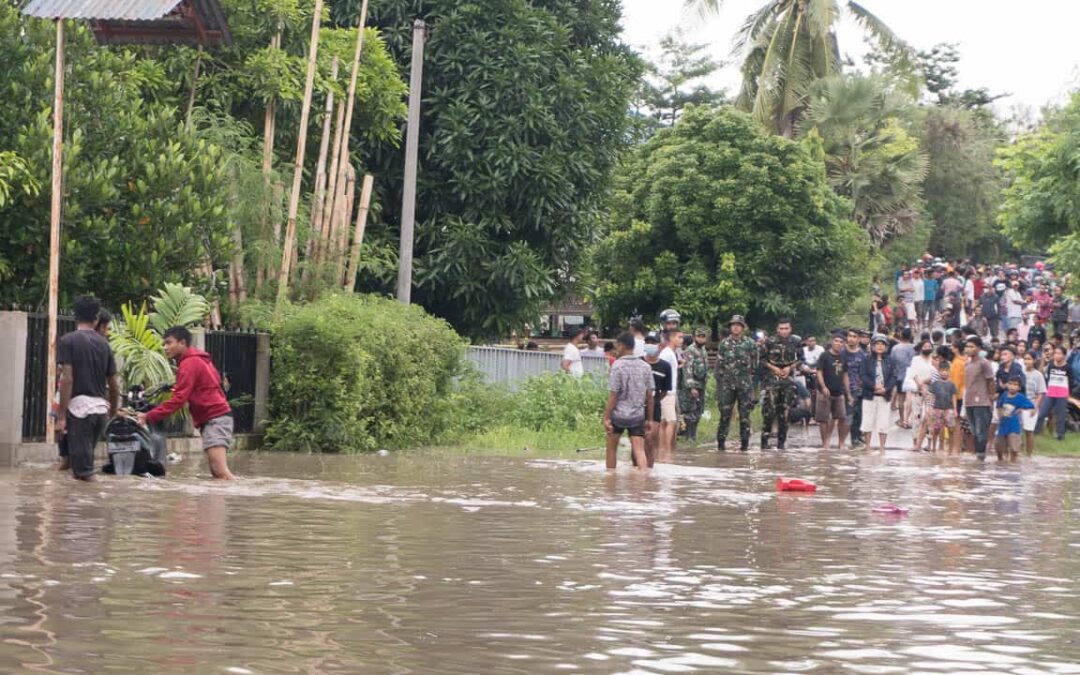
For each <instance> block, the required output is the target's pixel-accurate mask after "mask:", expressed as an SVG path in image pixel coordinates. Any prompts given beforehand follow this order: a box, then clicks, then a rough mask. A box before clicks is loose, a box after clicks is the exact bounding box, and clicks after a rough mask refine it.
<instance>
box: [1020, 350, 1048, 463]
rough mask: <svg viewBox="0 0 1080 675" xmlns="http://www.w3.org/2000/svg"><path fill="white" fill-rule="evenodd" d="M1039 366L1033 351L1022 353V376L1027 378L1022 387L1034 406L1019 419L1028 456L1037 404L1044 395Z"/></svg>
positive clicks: (1044, 384) (1036, 415) (1033, 437)
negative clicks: (1024, 385) (1025, 385)
mask: <svg viewBox="0 0 1080 675" xmlns="http://www.w3.org/2000/svg"><path fill="white" fill-rule="evenodd" d="M1039 368H1040V363H1039V361H1038V360H1037V359H1036V358H1035V353H1034V352H1028V353H1027V354H1024V377H1026V378H1027V387H1025V388H1024V389H1025V391H1026V392H1027V397H1028V398H1029V399H1030V400H1031V402H1032V404H1034V406H1035V408H1034V409H1033V410H1025V411H1024V416H1023V418H1022V419H1021V420H1020V425H1021V426H1022V427H1023V429H1024V451H1025V452H1027V456H1028V457H1031V455H1032V454H1033V453H1034V452H1035V424H1036V422H1037V421H1038V419H1039V413H1038V410H1039V406H1040V405H1041V404H1042V400H1043V396H1045V395H1046V378H1045V377H1044V376H1043V374H1042V371H1041V370H1040V369H1039Z"/></svg>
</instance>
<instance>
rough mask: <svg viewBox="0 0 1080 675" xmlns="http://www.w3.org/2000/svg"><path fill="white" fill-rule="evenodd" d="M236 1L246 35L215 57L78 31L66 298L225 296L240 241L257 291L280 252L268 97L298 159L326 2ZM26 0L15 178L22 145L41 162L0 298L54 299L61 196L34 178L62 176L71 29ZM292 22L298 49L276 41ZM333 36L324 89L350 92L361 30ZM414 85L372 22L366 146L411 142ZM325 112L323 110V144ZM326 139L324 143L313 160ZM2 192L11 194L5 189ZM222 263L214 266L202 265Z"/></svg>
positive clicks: (235, 21)
mask: <svg viewBox="0 0 1080 675" xmlns="http://www.w3.org/2000/svg"><path fill="white" fill-rule="evenodd" d="M223 4H224V6H225V7H224V8H225V12H226V14H227V16H228V19H229V25H230V28H231V29H232V33H233V36H234V38H235V40H234V42H233V44H231V45H228V46H221V47H217V48H214V49H212V50H207V51H204V52H199V51H197V50H195V49H191V48H186V47H180V48H178V47H175V46H161V47H155V46H145V47H127V48H104V47H101V46H99V45H97V44H95V42H94V40H93V38H92V36H91V35H90V32H89V30H88V29H87V27H86V26H85V24H72V25H71V27H69V29H68V53H67V57H68V59H67V60H68V64H69V65H68V72H67V97H66V99H65V120H64V121H65V153H64V188H65V193H64V205H63V208H64V214H63V231H62V242H61V254H62V265H63V267H62V273H61V276H60V281H61V302H62V303H66V302H70V300H71V298H72V297H73V296H74V295H76V294H77V293H80V292H85V291H87V290H92V291H93V292H94V294H95V295H97V296H98V297H100V298H102V299H103V300H104V301H105V302H106V303H107V304H112V305H119V304H120V303H121V302H123V301H124V300H127V299H129V298H132V297H136V298H146V297H147V296H149V294H150V293H152V292H153V290H154V289H156V288H160V287H161V286H162V285H163V284H164V283H166V282H169V283H179V284H182V285H185V286H194V287H196V288H197V289H198V290H199V291H200V292H202V293H205V294H206V295H207V296H208V297H210V298H211V299H212V300H213V299H220V295H221V294H222V293H223V292H224V290H225V286H226V284H225V279H227V278H228V275H227V274H226V272H225V269H224V268H225V267H226V266H227V265H228V264H229V263H230V262H232V260H233V254H234V252H235V251H236V248H237V246H238V243H239V242H243V244H242V252H243V255H244V260H245V262H247V263H248V265H247V266H246V267H247V270H248V273H249V275H250V276H251V277H252V278H251V279H249V280H248V283H247V286H248V288H251V287H252V286H254V274H255V272H254V270H255V268H265V267H266V266H267V265H268V263H269V262H271V261H273V260H279V259H280V252H279V251H278V250H277V244H276V242H275V240H274V237H273V229H274V227H273V225H274V223H281V222H282V221H283V220H284V216H283V213H282V209H281V201H282V194H283V192H284V191H283V190H282V189H276V190H275V188H274V187H273V184H274V183H275V182H277V180H278V175H277V174H276V173H275V172H271V174H270V175H269V176H268V177H267V179H264V178H263V176H262V171H261V165H262V157H261V155H262V148H261V143H260V139H259V136H260V135H261V134H259V133H258V132H256V129H260V130H261V127H262V124H263V118H264V114H263V113H264V110H265V105H266V101H267V100H269V99H270V98H275V99H276V100H277V101H278V103H279V104H278V106H277V109H278V113H277V121H276V128H277V129H278V132H277V134H276V146H275V150H276V152H277V153H278V154H279V156H280V157H282V158H288V161H290V162H291V161H292V154H293V153H295V148H296V134H297V126H298V125H297V121H298V119H299V112H300V111H299V105H297V104H296V101H298V100H299V98H300V95H301V93H302V85H301V83H302V81H303V73H304V67H305V56H306V53H307V41H308V34H309V31H308V28H307V25H308V24H307V22H308V21H309V20H310V9H309V8H308V3H301V2H299V1H298V0H225V1H224V2H223ZM17 5H18V3H15V4H12V3H6V4H0V59H2V60H3V62H4V63H5V64H8V70H7V72H6V77H5V78H4V80H3V82H0V92H2V94H3V95H2V96H0V139H3V141H2V147H3V150H4V151H5V154H3V155H2V156H0V183H3V182H5V181H4V179H3V176H8V175H10V171H11V170H12V167H19V166H23V165H22V164H18V163H16V164H12V163H11V161H10V157H12V156H14V155H11V154H9V153H10V152H14V153H16V154H17V156H18V158H20V159H21V160H23V161H24V162H25V165H24V169H25V170H23V171H22V172H21V173H20V176H21V177H20V178H19V179H18V181H16V183H13V184H16V185H17V186H18V187H19V189H20V190H21V192H20V194H19V195H18V199H15V198H12V199H7V198H6V197H0V251H2V252H3V253H2V254H0V274H7V275H9V276H10V278H11V281H10V282H5V283H4V284H3V285H2V286H0V302H14V303H19V304H29V305H36V304H39V303H41V302H42V299H43V298H44V296H45V291H44V289H45V285H46V281H47V278H46V277H47V265H43V264H42V263H41V261H42V258H43V256H45V255H46V253H47V251H48V225H49V202H50V196H51V195H49V194H48V193H47V192H46V193H43V194H37V192H36V191H35V190H33V189H30V188H31V186H34V185H38V184H40V185H48V184H49V171H50V168H51V148H52V122H51V119H52V114H51V112H52V111H51V108H52V91H53V86H52V73H53V55H54V49H53V43H54V40H55V31H54V27H53V26H54V24H53V23H52V22H47V21H41V20H35V19H28V18H25V17H23V16H21V15H20V14H19V10H18V7H17ZM279 31H280V32H281V33H282V36H283V41H282V46H281V48H280V49H273V50H271V49H270V48H269V45H270V42H271V39H272V37H273V36H274V35H276V34H277V33H278V32H279ZM324 35H325V41H326V49H324V50H323V54H322V56H321V57H320V59H319V73H318V75H319V77H318V80H317V82H318V87H319V92H320V93H319V94H318V95H317V98H320V97H321V95H322V94H321V92H325V91H328V90H330V89H334V90H335V91H337V92H339V93H342V92H343V91H344V85H343V84H342V83H343V82H345V81H346V79H345V77H344V75H343V74H346V73H347V72H348V65H347V64H351V57H352V44H353V42H354V40H355V37H356V30H355V29H350V28H344V29H341V28H336V27H334V26H332V25H331V26H328V27H327V28H326V29H325V30H324ZM345 45H347V46H345ZM337 52H342V53H344V52H347V53H348V60H347V64H345V65H344V67H343V68H342V73H343V74H340V75H339V78H338V82H336V83H334V82H331V81H330V77H329V73H330V58H331V55H332V53H337ZM323 57H325V58H323ZM196 63H198V65H199V68H198V71H199V76H198V78H197V80H196V79H193V75H194V73H195V70H196V68H195V65H196ZM404 91H405V86H404V83H403V82H402V81H401V78H400V77H399V75H398V72H397V66H396V64H395V63H394V61H393V59H391V58H390V55H389V53H388V52H387V50H386V47H385V45H384V44H383V43H382V41H381V40H380V39H379V36H378V33H377V31H374V30H370V31H369V33H368V35H367V39H366V42H365V48H364V54H363V61H362V67H361V69H360V73H359V77H358V85H357V102H356V110H357V113H356V115H355V117H354V126H353V130H352V134H353V138H354V141H353V146H354V147H357V148H364V149H365V150H366V151H369V152H372V153H379V152H382V151H384V150H385V148H386V147H393V146H395V145H396V144H397V141H398V124H399V122H400V121H401V119H402V118H403V116H404V111H405V108H404V103H403V100H402V97H403V94H404ZM192 92H194V94H195V96H194V103H195V106H194V108H193V109H191V110H189V109H188V100H189V96H190V95H191V93H192ZM315 106H316V110H318V108H319V105H318V101H316V104H315ZM321 121H322V120H321V119H320V116H319V115H318V114H314V115H312V119H311V126H310V131H311V132H312V136H311V137H312V138H313V139H317V138H318V129H320V128H321ZM318 145H319V144H318V142H317V141H313V142H310V143H308V147H309V148H310V149H311V152H310V155H309V158H308V163H307V165H308V166H311V165H312V163H313V162H314V157H315V153H316V152H317V149H318ZM275 159H276V158H275ZM274 163H275V164H276V163H278V162H276V161H275V162H274ZM27 171H28V172H29V173H27ZM6 182H7V183H11V180H10V178H9V179H8V180H7V181H6ZM0 195H6V193H5V192H4V191H3V189H2V187H0ZM12 196H13V197H14V193H13V194H12ZM305 213H306V209H302V211H301V216H302V217H303V216H304V214H305ZM237 231H239V234H237ZM301 231H302V232H306V231H307V230H306V223H302V226H301ZM301 243H303V242H301ZM207 262H208V263H209V265H210V268H211V270H212V274H210V275H208V274H207V273H205V272H204V271H203V270H202V269H201V268H202V267H203V265H204V264H205V263H207ZM267 291H272V289H267ZM268 294H269V293H268Z"/></svg>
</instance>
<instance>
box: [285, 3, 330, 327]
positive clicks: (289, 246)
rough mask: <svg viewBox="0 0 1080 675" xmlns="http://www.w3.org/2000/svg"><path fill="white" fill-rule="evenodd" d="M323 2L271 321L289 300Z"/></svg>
mask: <svg viewBox="0 0 1080 675" xmlns="http://www.w3.org/2000/svg"><path fill="white" fill-rule="evenodd" d="M322 11H323V0H315V12H314V14H313V15H312V17H311V46H310V47H308V64H307V79H306V81H305V82H304V102H303V104H302V105H301V106H300V130H299V134H297V136H298V138H297V141H296V164H294V165H293V183H292V193H291V194H290V195H289V220H288V222H287V223H286V225H285V246H284V248H283V249H282V251H281V273H280V274H279V275H278V292H277V303H276V304H275V306H274V315H275V317H280V316H281V310H282V309H284V307H285V301H286V300H288V299H289V272H290V271H291V269H292V263H293V261H292V252H293V244H294V243H295V242H296V214H297V212H298V211H299V210H300V183H301V181H302V180H303V178H304V151H305V149H306V148H307V132H308V117H309V116H310V115H311V93H312V90H313V89H314V88H315V59H316V57H317V56H318V53H319V28H320V25H321V24H322Z"/></svg>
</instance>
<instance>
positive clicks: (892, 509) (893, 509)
mask: <svg viewBox="0 0 1080 675" xmlns="http://www.w3.org/2000/svg"><path fill="white" fill-rule="evenodd" d="M910 510H911V509H907V508H904V507H903V506H897V505H896V504H882V505H881V506H875V507H874V508H873V511H874V513H886V514H889V515H893V516H906V515H907V513H908V511H910Z"/></svg>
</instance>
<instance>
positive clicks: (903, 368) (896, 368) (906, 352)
mask: <svg viewBox="0 0 1080 675" xmlns="http://www.w3.org/2000/svg"><path fill="white" fill-rule="evenodd" d="M913 358H915V347H914V345H912V344H911V329H910V328H904V329H902V330H901V331H900V342H898V343H897V344H896V345H895V346H893V348H892V351H891V352H889V360H890V361H892V367H893V373H895V374H896V394H895V395H894V396H893V406H894V407H896V408H899V410H900V421H899V422H897V426H899V427H900V428H902V429H910V428H911V423H910V422H909V421H908V418H907V417H908V415H907V413H908V407H909V406H906V405H904V403H905V401H904V398H905V394H904V390H903V387H901V386H900V383H901V382H903V381H904V377H905V376H906V375H907V371H908V368H910V367H911V360H912V359H913Z"/></svg>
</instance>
